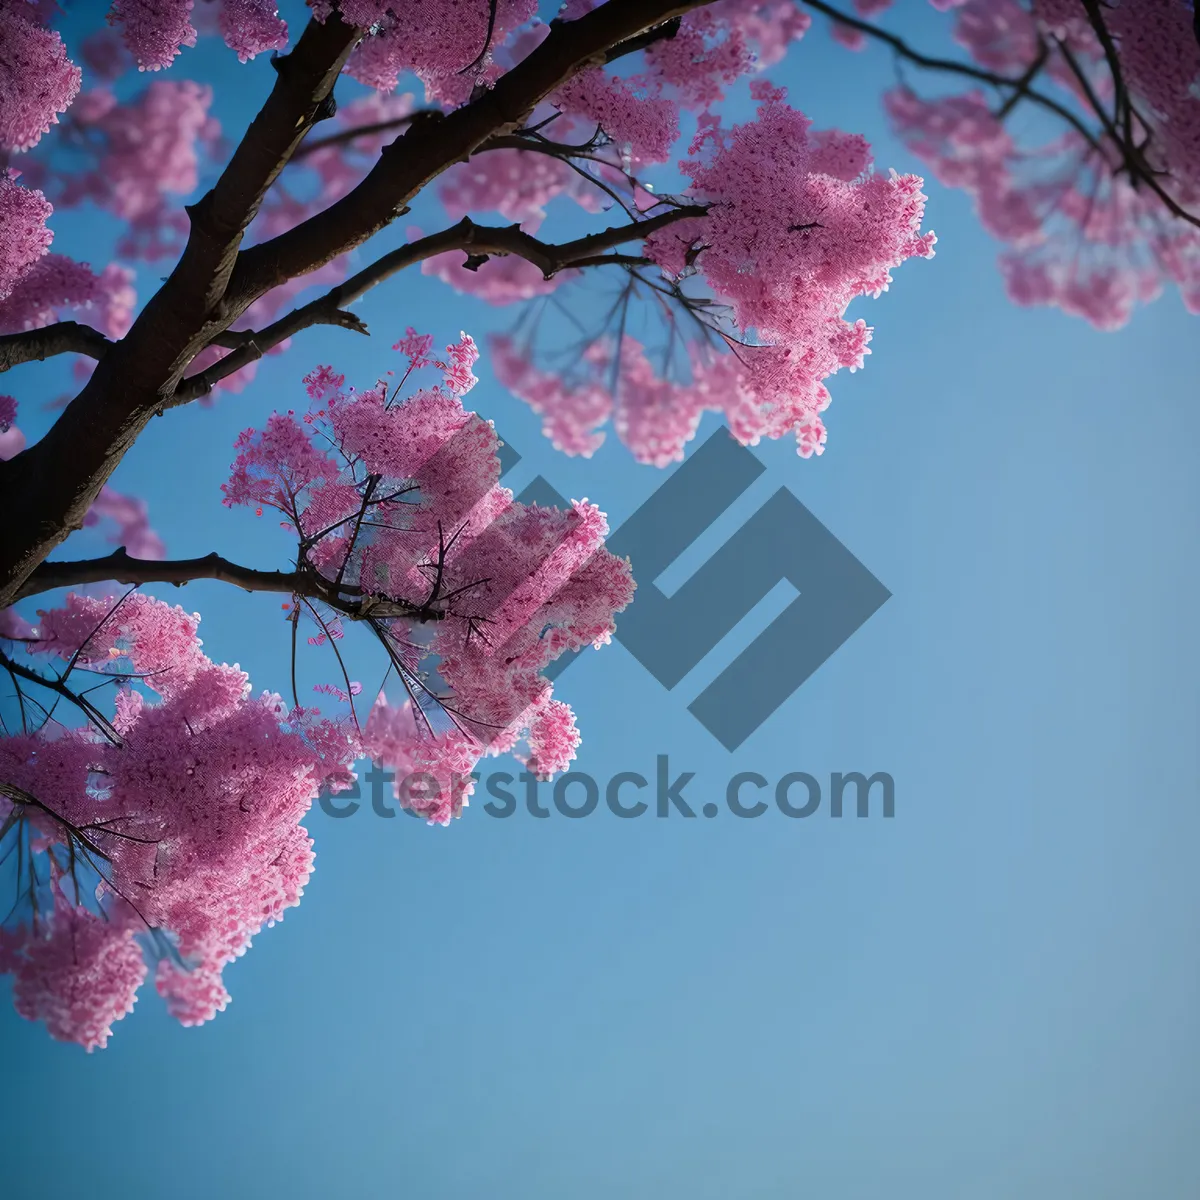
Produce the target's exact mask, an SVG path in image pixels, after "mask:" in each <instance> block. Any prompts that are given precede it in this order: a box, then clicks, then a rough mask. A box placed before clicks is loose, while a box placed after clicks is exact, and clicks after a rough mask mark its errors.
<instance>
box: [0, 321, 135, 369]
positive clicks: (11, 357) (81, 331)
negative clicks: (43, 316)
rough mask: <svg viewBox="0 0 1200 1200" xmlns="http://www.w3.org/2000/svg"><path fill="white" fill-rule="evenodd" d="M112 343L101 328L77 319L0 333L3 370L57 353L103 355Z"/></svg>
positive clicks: (0, 358) (93, 356)
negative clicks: (0, 335) (80, 322)
mask: <svg viewBox="0 0 1200 1200" xmlns="http://www.w3.org/2000/svg"><path fill="white" fill-rule="evenodd" d="M112 345H113V343H112V342H110V341H109V340H108V338H106V337H105V336H104V334H102V333H101V332H100V331H99V330H98V329H93V328H92V327H91V326H90V325H80V324H79V322H78V321H58V322H56V323H55V324H53V325H43V326H42V328H41V329H26V330H24V331H23V332H22V333H6V334H4V335H3V336H2V337H0V374H3V372H5V371H7V370H9V369H10V368H12V367H15V366H19V365H20V364H21V363H27V362H44V361H45V360H46V359H47V358H53V357H54V356H55V355H56V354H84V355H86V356H87V357H88V358H103V357H104V355H105V353H106V352H107V351H108V350H109V348H110V347H111V346H112Z"/></svg>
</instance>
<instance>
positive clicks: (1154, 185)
mask: <svg viewBox="0 0 1200 1200" xmlns="http://www.w3.org/2000/svg"><path fill="white" fill-rule="evenodd" d="M1058 48H1059V51H1060V52H1061V54H1062V56H1063V59H1064V60H1065V62H1066V64H1067V66H1068V67H1069V68H1070V70H1071V74H1072V75H1074V76H1075V79H1076V80H1077V81H1078V83H1079V86H1080V87H1081V88H1082V89H1083V92H1084V95H1085V96H1086V97H1087V100H1088V103H1089V104H1090V105H1091V106H1092V109H1093V110H1094V111H1095V113H1096V116H1097V117H1099V119H1100V122H1101V124H1102V125H1103V126H1104V131H1105V133H1106V134H1107V135H1108V137H1109V138H1110V139H1111V141H1112V143H1113V144H1114V145H1115V146H1116V147H1117V149H1118V150H1119V151H1120V154H1121V157H1122V158H1123V159H1124V162H1123V163H1122V165H1121V166H1120V167H1119V168H1117V170H1116V172H1115V174H1118V175H1119V174H1121V173H1122V172H1128V174H1129V182H1130V183H1131V184H1132V185H1133V186H1134V187H1137V186H1138V184H1139V183H1144V184H1145V185H1146V186H1147V187H1148V188H1149V189H1150V191H1152V192H1153V193H1154V194H1155V195H1156V196H1157V197H1158V199H1159V200H1160V201H1161V202H1162V205H1163V207H1164V208H1165V209H1167V211H1168V212H1170V213H1171V214H1172V215H1173V216H1176V217H1178V218H1179V219H1180V220H1181V221H1186V222H1187V223H1188V224H1189V225H1195V226H1197V227H1198V228H1200V215H1196V214H1193V213H1190V212H1188V210H1187V209H1186V208H1184V207H1183V206H1182V205H1181V204H1180V203H1179V202H1178V201H1177V200H1176V199H1175V198H1174V197H1173V196H1172V195H1171V194H1170V193H1169V192H1168V191H1166V190H1165V189H1164V188H1163V186H1162V184H1160V183H1159V182H1158V179H1157V175H1158V174H1159V172H1157V171H1155V170H1153V168H1151V166H1150V164H1149V163H1147V162H1146V159H1145V157H1144V154H1143V151H1144V149H1145V144H1143V145H1142V146H1138V145H1136V144H1134V142H1133V140H1132V138H1129V139H1128V140H1127V139H1126V138H1125V137H1123V136H1122V135H1121V132H1120V130H1118V129H1117V128H1116V126H1115V125H1114V124H1113V122H1112V120H1111V119H1110V118H1109V117H1108V115H1107V114H1106V113H1105V111H1104V108H1103V106H1102V105H1101V103H1100V100H1099V97H1098V96H1097V95H1096V93H1095V90H1094V89H1093V88H1092V85H1091V83H1090V82H1089V80H1088V77H1087V75H1086V74H1085V73H1084V71H1083V68H1082V67H1081V66H1080V65H1079V63H1078V62H1077V61H1076V59H1075V56H1074V55H1073V54H1072V53H1071V51H1070V49H1069V48H1068V47H1067V46H1066V45H1065V44H1064V43H1063V42H1062V41H1059V42H1058ZM1118 69H1119V68H1118ZM1115 83H1116V85H1117V88H1118V92H1119V91H1120V90H1122V85H1121V82H1120V77H1119V76H1118V77H1117V79H1116V80H1115ZM1100 153H1101V156H1102V160H1103V161H1107V159H1103V153H1104V152H1103V151H1102V150H1101V151H1100Z"/></svg>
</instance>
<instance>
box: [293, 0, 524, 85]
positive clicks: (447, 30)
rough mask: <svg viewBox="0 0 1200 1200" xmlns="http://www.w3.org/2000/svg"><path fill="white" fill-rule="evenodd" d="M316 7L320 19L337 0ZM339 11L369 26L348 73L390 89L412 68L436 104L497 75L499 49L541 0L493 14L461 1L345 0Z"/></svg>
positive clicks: (516, 1) (505, 1)
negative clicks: (496, 54)
mask: <svg viewBox="0 0 1200 1200" xmlns="http://www.w3.org/2000/svg"><path fill="white" fill-rule="evenodd" d="M310 5H311V7H312V10H313V15H314V16H315V17H316V18H317V19H318V20H325V19H327V18H328V16H329V14H330V13H331V12H332V11H333V5H332V3H331V0H310ZM337 9H338V13H339V15H340V16H341V19H342V20H343V21H345V22H347V23H348V24H351V25H359V26H361V27H363V28H364V29H367V30H369V31H370V32H369V35H368V36H367V37H365V38H364V39H363V40H362V41H361V42H360V43H359V44H358V46H357V47H356V48H355V50H354V53H353V54H352V55H351V58H350V62H349V64H348V65H347V68H346V70H347V72H348V73H349V74H350V75H352V76H354V78H355V79H357V80H359V82H361V83H365V84H367V85H368V86H369V87H373V88H377V89H379V90H380V91H383V92H390V91H392V90H393V89H394V88H395V87H396V84H397V81H398V80H399V78H400V76H401V75H402V74H403V73H405V72H412V73H413V74H414V75H416V76H417V78H418V79H420V80H421V82H422V83H423V84H424V85H425V93H426V97H427V98H428V99H429V100H430V101H431V102H433V103H438V104H446V105H451V106H453V105H458V104H461V103H462V102H463V101H465V100H467V99H468V98H469V97H470V95H471V90H472V89H473V88H474V87H475V86H476V85H477V84H487V83H489V82H491V81H492V80H494V79H495V78H496V77H497V75H498V74H499V73H500V67H499V65H498V63H497V62H496V60H495V51H496V50H497V49H498V48H499V47H500V46H501V45H502V44H503V43H504V42H505V41H506V39H507V38H508V37H509V35H510V34H511V33H512V32H513V31H514V30H516V29H517V28H518V27H520V26H522V25H524V24H525V23H526V22H528V21H530V20H531V19H532V18H533V17H534V15H535V14H536V12H537V0H498V2H497V3H496V4H495V5H494V13H495V16H494V19H492V8H490V7H489V5H488V4H471V3H462V0H339V3H338V5H337ZM489 20H491V29H490V35H489ZM489 36H490V40H489Z"/></svg>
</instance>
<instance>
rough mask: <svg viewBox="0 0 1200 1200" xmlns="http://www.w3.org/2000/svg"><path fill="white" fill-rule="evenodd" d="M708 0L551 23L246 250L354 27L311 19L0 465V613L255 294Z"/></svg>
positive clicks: (378, 224)
mask: <svg viewBox="0 0 1200 1200" xmlns="http://www.w3.org/2000/svg"><path fill="white" fill-rule="evenodd" d="M709 2H711V0H608V2H607V3H604V4H602V5H600V6H598V7H597V8H594V9H593V10H592V11H590V12H588V13H586V14H585V15H584V16H582V17H580V18H579V19H578V20H574V21H561V20H555V21H553V22H552V23H551V27H550V33H549V35H548V36H547V37H546V38H545V40H544V41H543V42H542V43H541V44H540V45H539V46H538V47H537V48H536V49H535V50H533V52H532V53H530V54H529V55H528V56H527V57H526V58H525V59H523V60H522V61H521V62H520V63H519V64H517V66H515V67H514V68H513V69H512V70H510V71H508V72H507V73H506V74H504V75H503V76H501V77H500V79H498V80H497V81H496V84H495V86H494V87H492V88H489V89H487V90H485V91H482V92H481V93H480V94H478V95H477V96H476V97H475V98H474V99H472V101H471V102H470V103H468V104H465V105H463V106H462V107H460V108H458V109H456V110H455V111H453V112H451V113H449V114H448V115H446V116H445V117H442V118H439V119H434V118H429V119H427V120H422V121H414V122H411V123H410V125H409V128H408V130H407V131H406V132H405V133H404V134H403V135H402V136H401V137H399V138H397V139H396V140H395V141H394V142H393V143H392V144H391V145H390V146H388V147H387V148H385V149H384V151H383V152H382V154H381V155H380V158H379V160H378V162H377V163H376V164H375V166H374V167H373V168H372V169H371V171H370V172H369V173H368V174H367V176H366V177H365V178H364V179H363V180H362V182H361V183H359V184H358V186H357V187H355V188H354V189H352V190H351V191H350V192H349V193H348V194H347V195H346V196H344V197H343V198H342V199H340V200H338V201H336V202H335V203H334V204H332V205H330V207H329V208H327V209H325V210H324V211H323V212H321V213H318V214H316V215H315V216H313V217H311V218H309V219H308V220H306V221H303V222H301V223H300V224H299V225H298V226H296V227H295V228H294V229H292V230H289V231H287V232H286V233H283V234H280V235H279V236H278V237H275V238H271V239H269V240H268V241H266V242H263V243H261V244H259V245H257V246H254V247H251V248H249V249H242V248H241V242H242V238H243V236H244V233H245V230H246V228H247V226H248V225H249V223H250V221H251V220H252V219H253V217H254V215H255V213H256V212H257V210H258V208H259V206H260V204H261V202H262V199H263V197H264V196H265V194H266V192H267V190H268V188H269V187H270V186H271V184H272V183H273V182H274V180H275V179H276V178H277V176H278V175H279V172H280V171H281V170H283V168H284V166H285V165H286V164H287V163H288V161H289V160H290V159H291V157H292V155H293V154H294V153H295V152H296V150H297V148H298V146H299V145H300V143H301V142H302V140H303V139H304V137H305V135H306V134H307V133H308V131H309V129H310V128H311V126H312V125H313V124H314V122H315V121H316V120H318V119H319V118H320V117H321V116H323V115H326V113H327V111H328V106H327V104H326V100H327V98H328V96H329V94H330V92H331V91H332V88H333V85H334V83H335V81H336V80H337V77H338V75H339V73H340V71H341V69H342V67H343V65H344V64H345V62H346V59H347V58H348V56H349V54H350V51H351V50H352V49H353V47H354V45H355V44H356V42H357V41H358V38H359V36H360V34H361V32H362V31H361V30H358V29H353V28H350V27H349V26H347V25H345V24H344V23H343V22H342V21H341V20H340V19H339V18H338V17H337V16H336V15H334V16H330V17H329V18H328V19H327V20H326V21H324V22H323V23H321V22H317V21H315V20H312V21H310V22H309V24H308V26H307V27H306V28H305V31H304V33H303V34H302V35H301V37H300V39H299V41H298V42H297V43H296V45H295V47H294V48H293V49H292V51H291V52H290V53H288V54H287V55H285V56H283V57H282V58H279V59H276V60H274V62H275V66H276V68H277V71H278V77H277V79H276V81H275V86H274V87H273V89H272V91H271V94H270V96H269V97H268V98H267V101H266V103H265V104H264V105H263V107H262V109H261V110H260V112H259V113H258V115H257V116H256V117H255V119H254V121H253V122H251V125H250V128H249V129H248V130H247V132H246V135H245V136H244V137H243V139H242V141H241V142H240V144H239V145H238V148H237V149H236V150H235V152H234V154H233V157H232V159H231V160H230V162H229V165H228V166H227V167H226V168H225V170H224V171H223V172H222V174H221V177H220V178H219V179H218V181H217V183H216V185H215V186H214V187H213V189H212V190H211V191H210V192H209V193H208V194H207V195H206V196H205V197H204V198H203V199H202V200H201V201H200V202H199V203H198V204H197V205H195V206H192V207H191V208H190V209H189V210H188V212H189V216H190V218H191V232H190V235H189V238H188V244H187V247H186V248H185V250H184V253H183V255H182V257H181V259H180V261H179V263H178V265H177V266H176V267H175V269H174V271H173V272H172V273H171V275H170V277H169V278H168V279H167V281H166V282H165V284H164V285H163V286H162V287H161V288H160V289H159V291H158V292H157V293H156V294H155V295H154V296H153V297H152V298H151V299H150V301H149V303H148V304H147V305H146V307H145V308H144V309H143V310H142V312H141V313H140V315H139V316H138V318H137V320H136V321H135V322H134V325H133V328H132V329H131V331H130V333H129V334H128V336H127V337H125V338H124V339H123V340H122V341H121V342H118V343H117V344H116V345H115V346H113V347H112V348H111V349H110V350H109V351H108V352H107V353H106V354H105V356H104V358H103V359H102V360H101V361H100V363H99V365H98V367H97V369H96V371H95V372H94V373H93V375H92V377H91V379H90V380H89V382H88V383H87V385H86V386H85V387H84V388H83V390H82V391H81V392H80V393H79V395H77V396H76V397H75V399H74V400H73V401H72V402H71V403H70V404H69V405H68V406H67V408H66V410H65V411H64V412H63V414H62V415H61V416H60V417H59V419H58V420H57V421H56V422H55V424H54V425H53V427H52V428H51V429H50V431H49V433H47V435H46V436H45V437H43V438H42V439H41V441H39V442H37V443H36V444H35V445H33V446H30V447H28V448H27V449H25V450H24V451H22V452H21V453H20V454H18V455H16V456H15V457H14V458H12V459H10V460H8V461H7V462H6V463H3V464H0V511H3V512H4V513H5V520H6V537H5V539H4V543H3V545H0V607H3V606H5V605H7V604H9V603H11V601H12V597H13V596H14V595H15V594H16V592H17V590H18V589H19V587H20V585H21V583H22V582H23V581H24V580H25V579H27V578H28V577H29V575H30V573H31V572H32V571H33V569H34V568H35V567H36V566H37V564H38V563H40V562H41V561H43V559H44V558H45V557H46V555H47V554H48V553H49V552H50V551H51V550H52V549H53V548H54V547H55V546H56V545H58V544H59V543H60V542H61V541H62V540H63V539H64V538H65V537H66V536H67V535H68V534H69V533H70V532H71V531H72V530H73V529H78V528H80V527H81V525H82V523H83V520H84V517H85V515H86V514H87V511H88V509H89V508H90V506H91V504H92V502H93V501H94V499H95V497H96V495H97V494H98V493H99V491H100V488H101V487H102V486H103V485H104V483H105V482H106V481H107V479H108V477H109V476H110V475H111V474H112V472H113V470H114V469H115V467H116V465H117V463H118V462H120V460H121V458H122V456H123V455H124V454H125V452H126V451H127V450H128V449H129V447H130V446H132V445H133V443H134V440H135V439H136V438H137V437H138V435H139V434H140V433H141V431H142V429H144V428H145V426H146V424H147V422H149V420H150V419H151V417H153V416H155V415H156V414H159V413H161V412H162V411H163V409H164V408H165V407H167V405H169V403H170V401H171V399H172V397H173V395H174V393H175V391H176V389H177V387H178V385H179V382H180V380H181V379H182V378H183V375H184V372H185V371H186V369H187V365H188V364H189V363H190V362H191V361H192V360H193V359H194V358H195V356H196V355H197V354H198V353H199V352H200V350H201V349H203V348H204V346H206V345H209V344H212V342H213V341H214V338H216V337H217V336H218V335H223V334H224V333H225V332H226V331H227V330H229V328H230V327H231V326H232V325H233V323H234V322H235V321H236V320H237V319H238V317H239V316H240V315H241V314H242V313H243V312H245V310H246V309H247V308H248V307H249V306H250V304H252V303H253V302H254V301H255V300H256V299H257V298H258V297H259V296H262V295H264V294H265V293H266V292H268V291H270V290H271V289H272V288H273V287H276V286H277V285H279V284H281V283H284V282H286V281H287V280H289V279H292V278H295V277H297V276H301V275H306V274H308V273H309V272H311V271H314V270H316V269H317V268H318V267H320V266H323V265H324V264H325V263H327V262H330V261H331V260H332V259H334V258H336V257H338V256H339V255H340V254H343V253H345V252H346V251H347V250H351V249H353V248H354V247H356V246H359V245H361V244H362V243H363V242H365V241H366V240H367V239H368V238H370V237H371V236H372V235H373V234H374V233H376V232H378V231H379V230H380V229H382V228H383V227H384V226H386V225H388V224H389V223H390V222H391V221H393V220H394V219H395V218H396V217H397V216H398V215H400V213H401V212H404V211H407V205H408V203H409V201H410V200H411V199H412V198H413V197H414V196H415V195H416V194H417V193H418V192H419V191H420V190H421V189H422V188H423V187H425V186H426V184H428V183H429V182H430V181H431V180H433V179H435V178H436V177H437V176H438V175H440V174H441V173H442V172H443V171H445V170H446V169H447V168H448V167H450V166H452V165H453V164H454V163H456V162H460V161H463V160H464V159H466V158H468V157H469V156H470V155H471V154H472V153H473V152H474V151H475V149H476V148H478V147H479V146H480V145H482V144H483V143H484V142H486V141H487V140H488V138H490V137H492V136H494V135H496V134H498V133H507V132H511V131H513V130H515V129H517V128H519V126H520V124H521V122H522V121H523V120H524V119H525V117H526V115H527V114H528V113H530V112H531V111H532V110H533V108H534V107H535V106H536V105H537V104H538V103H539V102H540V101H542V100H544V99H545V98H546V97H547V96H548V95H549V94H550V93H551V92H553V91H554V90H555V89H556V88H558V87H560V86H561V85H562V84H563V83H565V82H567V81H568V80H569V79H571V78H572V77H573V76H574V75H576V74H577V73H578V72H579V71H581V70H584V69H586V68H588V67H590V66H593V65H598V64H601V63H603V62H604V59H605V56H606V55H607V54H608V52H609V51H610V50H611V49H612V48H613V47H615V46H620V45H621V44H622V43H627V42H629V41H630V39H632V38H637V37H639V36H640V35H642V34H644V33H645V32H646V31H647V30H651V29H654V28H656V27H658V26H661V25H663V24H664V23H665V22H668V21H670V20H671V19H672V18H673V17H676V16H681V15H682V14H684V13H686V12H689V11H691V10H692V9H695V8H698V7H701V6H702V5H703V4H705V3H709Z"/></svg>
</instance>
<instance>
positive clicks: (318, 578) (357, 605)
mask: <svg viewBox="0 0 1200 1200" xmlns="http://www.w3.org/2000/svg"><path fill="white" fill-rule="evenodd" d="M197 579H215V580H218V581H219V582H221V583H229V584H232V585H233V586H234V587H239V588H241V589H242V590H243V591H246V592H274V593H276V594H279V595H284V596H304V597H306V598H307V599H310V600H317V601H319V602H320V603H322V604H326V605H328V606H329V607H330V608H332V609H334V610H335V611H337V612H339V613H341V614H342V615H343V616H345V617H348V618H349V619H350V620H353V621H365V620H367V619H368V618H380V617H398V616H405V617H410V618H412V619H413V620H418V621H434V620H438V619H439V618H441V617H442V616H443V615H444V614H443V613H442V612H441V611H439V610H438V609H436V608H434V607H432V605H430V604H422V603H409V602H408V601H404V600H393V599H391V598H390V597H384V596H376V595H373V594H370V593H367V592H365V591H364V590H363V589H362V588H361V587H359V586H358V585H357V584H349V583H336V584H335V583H334V581H333V580H331V579H326V578H325V577H324V576H323V575H319V574H317V572H316V571H314V570H312V569H311V568H307V567H301V568H298V569H297V570H294V571H260V570H257V569H256V568H254V567H243V566H240V565H239V564H238V563H234V562H230V561H229V559H227V558H222V557H221V555H219V554H216V553H213V554H206V555H204V556H203V557H201V558H177V559H149V558H133V557H131V556H130V555H129V554H126V552H125V547H124V546H122V547H121V548H120V549H119V550H114V551H113V552H112V554H109V555H107V556H106V557H104V558H87V559H79V560H76V561H73V562H56V561H53V560H47V561H46V562H43V563H41V564H40V565H39V566H38V567H37V569H36V570H35V571H34V572H33V573H32V574H31V575H30V577H29V578H28V579H27V580H26V581H25V583H23V584H22V585H21V587H20V589H19V591H18V594H17V599H25V598H26V597H28V596H36V595H40V594H41V593H42V592H49V591H52V590H53V589H55V588H73V587H81V586H82V585H84V584H88V583H127V584H132V585H135V586H140V585H142V584H145V583H170V584H173V585H174V586H175V587H183V586H184V585H185V584H188V583H192V582H193V581H195V580H197Z"/></svg>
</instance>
